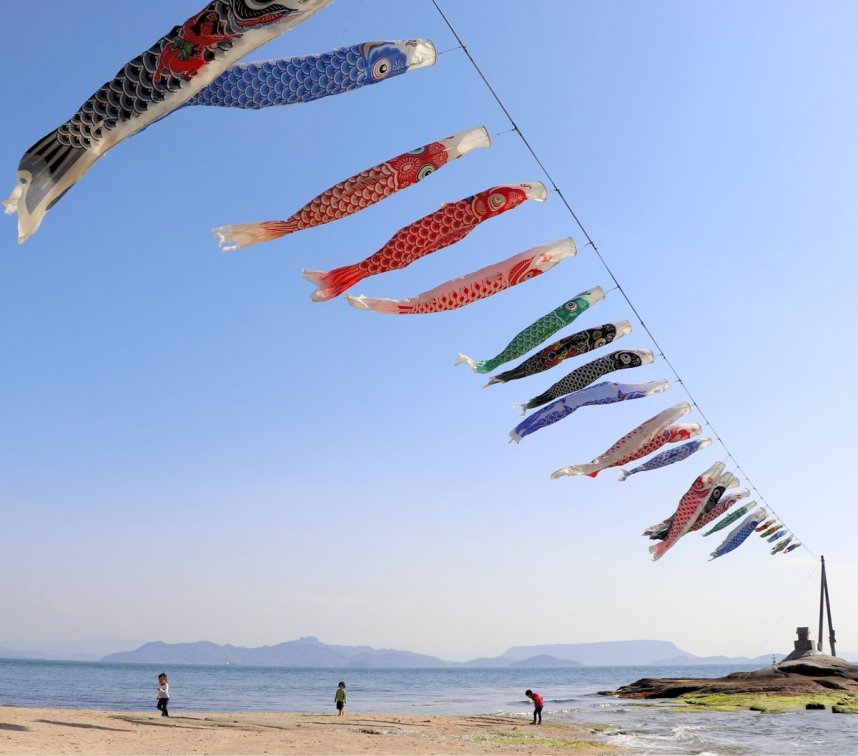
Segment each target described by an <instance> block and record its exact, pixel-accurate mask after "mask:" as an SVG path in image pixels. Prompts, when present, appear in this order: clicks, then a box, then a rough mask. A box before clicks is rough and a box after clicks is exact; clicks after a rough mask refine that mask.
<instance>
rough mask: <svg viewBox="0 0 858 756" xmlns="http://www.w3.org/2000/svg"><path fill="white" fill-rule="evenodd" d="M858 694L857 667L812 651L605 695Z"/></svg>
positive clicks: (656, 681) (645, 680) (643, 682)
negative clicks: (724, 673)
mask: <svg viewBox="0 0 858 756" xmlns="http://www.w3.org/2000/svg"><path fill="white" fill-rule="evenodd" d="M832 691H843V692H844V693H855V694H858V666H853V665H851V664H849V663H848V662H846V661H844V660H843V659H840V658H838V657H836V656H828V655H826V654H820V653H817V652H813V653H810V654H806V655H804V656H801V657H800V658H797V659H794V660H792V661H784V662H781V663H780V664H776V665H774V666H771V667H765V668H763V669H758V670H754V671H752V672H733V673H732V674H729V675H727V676H726V677H717V678H664V679H658V678H649V677H646V678H643V679H642V680H638V681H637V682H635V683H632V684H631V685H624V686H623V687H621V688H619V689H617V690H614V691H602V692H601V693H602V695H607V696H619V697H620V698H644V699H645V698H678V697H679V696H682V695H687V694H690V693H697V694H712V693H777V694H782V695H796V696H798V695H808V694H813V693H826V692H827V693H831V692H832Z"/></svg>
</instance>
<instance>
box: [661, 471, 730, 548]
mask: <svg viewBox="0 0 858 756" xmlns="http://www.w3.org/2000/svg"><path fill="white" fill-rule="evenodd" d="M723 472H724V463H723V462H716V463H715V464H713V465H712V467H710V468H709V469H708V470H706V471H705V472H703V473H701V474H700V475H698V476H697V478H695V480H694V482H693V483H692V484H691V487H690V488H689V489H688V491H686V492H685V494H684V495H683V497H682V498H681V499H680V500H679V506H678V507H677V508H676V512H674V513H673V515H672V517H671V518H670V529H669V530H668V532H667V535H666V536H665V538H664V540H663V541H661V542H659V543H656V544H653V545H652V546H650V547H649V553H650V554H652V560H653V561H654V562H655V561H657V560H658V559H661V558H662V557H663V556H664V555H665V553H667V551H668V549H670V548H672V547H673V546H674V545H675V544H676V542H677V541H678V540H679V539H680V538H682V536H684V535H685V534H686V533H687V532H688V530H689V529H690V528H691V526H692V525H693V524H694V521H695V520H696V519H697V517H698V515H699V514H700V512H701V511H702V510H703V507H704V506H706V502H707V500H708V499H709V494H710V493H712V489H713V488H714V487H715V483H716V481H717V480H718V478H720V477H721V475H722V474H723Z"/></svg>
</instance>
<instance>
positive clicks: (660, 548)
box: [649, 541, 670, 562]
mask: <svg viewBox="0 0 858 756" xmlns="http://www.w3.org/2000/svg"><path fill="white" fill-rule="evenodd" d="M669 548H670V546H669V545H668V544H667V542H666V541H660V542H659V543H654V544H653V545H652V546H650V547H649V553H650V554H652V561H653V562H657V561H658V560H659V559H661V558H662V557H663V556H664V552H666V551H667V550H668V549H669Z"/></svg>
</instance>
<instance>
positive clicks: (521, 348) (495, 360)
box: [453, 286, 605, 373]
mask: <svg viewBox="0 0 858 756" xmlns="http://www.w3.org/2000/svg"><path fill="white" fill-rule="evenodd" d="M604 298H605V292H604V290H603V289H602V287H601V286H595V287H594V288H592V289H588V290H587V291H582V292H581V293H580V294H576V295H575V296H574V297H572V299H568V300H566V301H565V302H564V303H563V304H562V305H560V306H559V307H555V308H554V309H553V310H552V311H551V312H549V313H548V314H547V315H543V316H542V317H541V318H539V320H536V321H534V322H533V323H531V324H530V325H529V326H528V327H527V328H525V329H524V330H523V331H519V332H518V333H517V334H516V335H515V336H514V337H513V339H512V341H510V342H509V344H507V345H506V346H505V347H504V349H503V351H502V352H501V353H500V354H498V355H496V356H495V357H492V358H491V359H490V360H479V361H475V360H472V359H471V358H470V357H468V356H467V355H465V354H460V355H459V357H458V358H457V359H456V362H455V363H453V364H455V365H462V364H465V365H467V366H468V367H469V368H471V370H473V371H474V372H475V373H490V372H491V371H492V370H494V369H495V368H496V367H498V365H503V363H504V362H509V361H510V360H514V359H515V358H516V357H521V355H523V354H526V353H527V352H529V351H530V350H531V349H533V348H534V347H537V346H539V345H540V344H541V343H542V342H543V341H545V340H546V339H548V338H550V337H551V336H553V335H554V334H555V333H557V331H559V330H560V329H561V328H563V326H567V325H569V324H570V323H572V322H573V321H575V319H576V318H577V317H578V316H579V315H580V314H581V313H582V312H585V311H586V310H588V309H589V308H590V307H592V306H593V305H594V304H596V302H600V301H602V300H603V299H604Z"/></svg>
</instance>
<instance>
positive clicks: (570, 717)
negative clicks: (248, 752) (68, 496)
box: [0, 660, 858, 756]
mask: <svg viewBox="0 0 858 756" xmlns="http://www.w3.org/2000/svg"><path fill="white" fill-rule="evenodd" d="M740 669H749V667H738V666H730V667H721V666H701V667H690V666H683V667H574V668H562V669H561V668H538V669H522V668H513V669H509V668H494V669H474V668H461V667H455V668H434V667H433V668H423V669H369V668H359V667H348V668H343V669H335V668H311V667H300V668H299V667H285V668H284V667H236V666H207V665H170V666H169V667H162V666H158V665H152V664H104V663H98V662H58V661H20V660H7V661H4V660H0V705H2V706H24V707H74V708H86V709H107V710H126V711H128V710H132V711H139V710H145V709H147V708H151V709H152V710H153V711H154V708H155V688H156V682H157V677H158V674H159V673H160V672H162V671H163V672H166V673H167V674H168V675H169V678H170V710H171V711H172V712H173V713H175V714H177V715H180V714H181V713H182V711H245V712H249V711H265V712H270V711H306V712H319V711H327V710H333V701H334V691H335V690H336V687H337V683H338V682H339V681H340V680H343V681H344V682H345V683H346V689H347V691H348V697H349V699H348V707H347V711H348V712H349V713H351V714H357V713H360V712H390V713H401V714H461V715H467V714H506V715H510V716H517V717H521V718H522V722H526V721H529V720H530V713H531V711H532V705H531V703H530V702H529V701H528V700H527V699H526V698H525V696H524V691H525V690H526V689H527V688H532V689H533V690H536V691H538V692H539V693H541V694H542V695H543V696H544V697H545V709H544V711H543V716H544V717H545V719H546V721H548V720H552V721H558V722H570V723H579V724H587V723H592V724H599V725H603V726H605V727H606V729H605V730H602V731H600V732H599V734H598V735H595V736H594V739H599V740H604V741H605V742H607V743H613V744H615V745H618V746H622V747H625V748H627V749H629V750H631V751H632V752H634V753H651V754H668V753H680V754H704V753H707V754H708V753H712V754H813V756H818V755H819V754H858V716H856V715H849V714H837V715H835V714H832V713H831V711H830V710H826V711H805V710H803V709H802V710H798V711H793V712H788V713H780V714H760V713H756V712H751V711H737V712H703V713H700V712H690V711H682V710H681V707H678V706H670V705H665V703H668V704H669V702H661V704H653V703H652V702H641V701H630V700H627V699H616V698H613V697H605V696H601V695H599V691H603V690H614V689H616V688H618V687H619V686H621V685H625V684H628V683H631V682H634V681H635V680H638V679H640V678H641V677H720V676H722V675H725V674H727V673H729V672H735V671H738V670H740Z"/></svg>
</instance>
